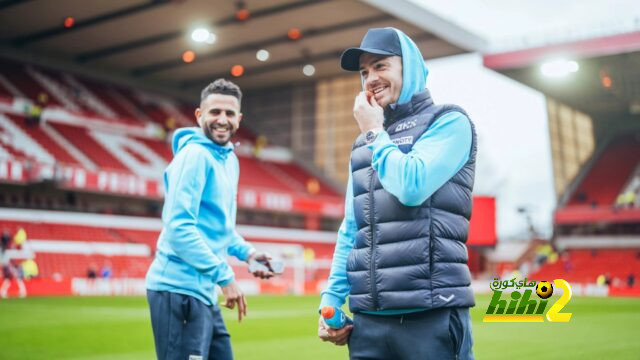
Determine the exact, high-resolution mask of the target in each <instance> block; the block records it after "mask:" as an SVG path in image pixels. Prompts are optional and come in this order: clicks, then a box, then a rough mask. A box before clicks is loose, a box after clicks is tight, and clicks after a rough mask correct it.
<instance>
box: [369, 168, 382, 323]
mask: <svg viewBox="0 0 640 360" xmlns="http://www.w3.org/2000/svg"><path fill="white" fill-rule="evenodd" d="M374 176H375V171H374V170H373V168H371V180H370V181H369V204H370V206H369V227H370V229H371V264H370V274H369V276H370V277H371V297H372V298H373V308H374V310H375V311H378V310H380V309H378V291H377V289H376V277H375V275H376V267H375V261H376V256H375V255H376V241H375V229H374V225H373V219H374V208H373V206H374V203H373V192H374V190H375V189H374V188H373V186H374V182H375V177H374Z"/></svg>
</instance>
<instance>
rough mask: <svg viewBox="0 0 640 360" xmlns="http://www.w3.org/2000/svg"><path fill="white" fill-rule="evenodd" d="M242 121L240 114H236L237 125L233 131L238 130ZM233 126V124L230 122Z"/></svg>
mask: <svg viewBox="0 0 640 360" xmlns="http://www.w3.org/2000/svg"><path fill="white" fill-rule="evenodd" d="M241 121H242V113H239V114H238V125H237V126H236V128H235V129H233V130H234V131H238V129H239V128H240V122H241ZM232 124H233V122H232Z"/></svg>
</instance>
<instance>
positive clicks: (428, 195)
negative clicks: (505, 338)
mask: <svg viewBox="0 0 640 360" xmlns="http://www.w3.org/2000/svg"><path fill="white" fill-rule="evenodd" d="M341 66H342V68H343V69H345V70H348V71H359V72H360V75H361V78H362V84H363V91H362V92H361V93H360V94H358V96H357V97H356V99H355V104H354V108H353V113H354V117H355V119H356V121H357V123H358V126H359V127H360V130H361V132H362V133H361V134H360V136H358V138H357V139H356V141H355V143H354V145H353V149H352V153H351V163H350V176H349V181H348V186H347V194H346V200H345V218H344V221H343V222H342V225H341V227H340V230H339V231H338V240H337V243H336V249H335V252H334V257H333V263H332V267H331V274H330V276H329V281H328V285H327V288H326V290H325V291H323V293H322V301H321V306H326V305H331V306H335V307H338V308H339V307H341V306H342V305H343V304H344V303H345V301H346V298H347V296H348V297H349V309H350V310H351V312H352V313H353V314H354V324H353V325H347V326H346V327H344V328H342V329H339V330H333V329H329V328H328V327H327V326H326V324H325V323H324V321H322V318H320V321H319V325H318V335H319V336H320V338H321V339H323V340H324V341H330V342H333V343H335V344H337V345H344V344H346V343H348V344H349V355H350V358H351V359H473V352H472V336H471V319H470V316H469V308H470V307H471V306H474V305H475V302H474V298H473V292H472V291H471V287H470V285H471V275H470V272H469V268H468V266H467V261H468V257H467V249H466V246H465V242H466V239H467V234H468V229H469V219H470V217H471V191H472V189H473V179H474V172H475V157H476V136H475V130H474V127H473V124H472V123H471V121H470V120H469V118H468V117H467V115H466V113H465V112H464V110H462V109H461V108H460V107H458V106H455V105H435V104H434V103H433V100H432V99H431V96H430V94H429V91H428V90H427V89H426V78H427V74H428V71H427V68H426V66H425V63H424V60H423V57H422V54H421V53H420V50H419V49H418V47H417V46H416V45H415V44H414V43H413V41H412V40H411V39H410V38H409V37H407V36H406V35H405V34H404V33H402V32H401V31H399V30H397V29H394V28H382V29H370V30H369V31H368V32H367V34H366V35H365V37H364V39H363V40H362V43H361V46H360V47H359V48H351V49H348V50H346V51H345V52H344V53H343V54H342V58H341Z"/></svg>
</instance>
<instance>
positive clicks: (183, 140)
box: [171, 127, 233, 155]
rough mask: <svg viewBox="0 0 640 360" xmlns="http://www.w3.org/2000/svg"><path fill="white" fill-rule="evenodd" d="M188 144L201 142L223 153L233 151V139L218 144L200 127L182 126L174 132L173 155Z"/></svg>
mask: <svg viewBox="0 0 640 360" xmlns="http://www.w3.org/2000/svg"><path fill="white" fill-rule="evenodd" d="M188 144H201V145H204V146H205V147H207V148H208V149H211V150H216V151H218V152H220V153H222V154H227V153H229V152H231V151H233V144H232V143H231V141H229V142H228V143H227V144H226V145H218V144H216V143H214V142H213V141H212V140H211V139H209V138H208V137H207V136H206V135H205V134H204V132H203V131H202V129H201V128H199V127H187V128H180V129H178V130H176V131H175V132H174V133H173V140H172V142H171V149H172V150H173V155H176V154H177V153H178V152H179V151H180V150H182V149H184V147H185V146H187V145H188Z"/></svg>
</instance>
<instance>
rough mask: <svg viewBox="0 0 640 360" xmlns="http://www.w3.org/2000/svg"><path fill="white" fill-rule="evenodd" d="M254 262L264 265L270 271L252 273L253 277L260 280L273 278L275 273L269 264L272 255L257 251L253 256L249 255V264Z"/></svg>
mask: <svg viewBox="0 0 640 360" xmlns="http://www.w3.org/2000/svg"><path fill="white" fill-rule="evenodd" d="M252 260H255V261H259V262H261V263H263V264H264V265H265V266H266V267H267V268H268V269H269V271H261V270H258V271H254V272H252V274H253V276H255V277H257V278H260V279H269V278H271V277H273V275H274V273H273V268H272V267H271V263H270V262H269V261H271V255H269V253H266V252H263V251H256V252H254V253H253V254H251V255H249V258H248V259H247V263H250V262H251V261H252Z"/></svg>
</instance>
